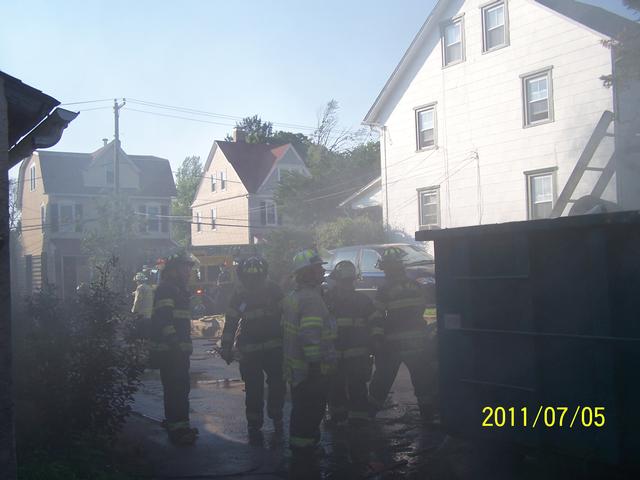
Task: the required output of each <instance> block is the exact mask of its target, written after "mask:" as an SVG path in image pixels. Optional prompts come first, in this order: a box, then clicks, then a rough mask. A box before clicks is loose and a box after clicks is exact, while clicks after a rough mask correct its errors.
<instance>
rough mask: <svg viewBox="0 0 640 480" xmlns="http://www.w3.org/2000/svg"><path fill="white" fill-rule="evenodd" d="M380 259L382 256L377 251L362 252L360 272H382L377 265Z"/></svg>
mask: <svg viewBox="0 0 640 480" xmlns="http://www.w3.org/2000/svg"><path fill="white" fill-rule="evenodd" d="M379 259H380V254H379V253H378V252H376V251H375V250H362V256H361V257H360V271H361V272H363V273H371V272H380V270H378V269H377V268H376V264H377V263H378V260H379Z"/></svg>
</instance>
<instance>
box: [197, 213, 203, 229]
mask: <svg viewBox="0 0 640 480" xmlns="http://www.w3.org/2000/svg"><path fill="white" fill-rule="evenodd" d="M196 231H197V232H201V231H202V216H201V215H200V212H196Z"/></svg>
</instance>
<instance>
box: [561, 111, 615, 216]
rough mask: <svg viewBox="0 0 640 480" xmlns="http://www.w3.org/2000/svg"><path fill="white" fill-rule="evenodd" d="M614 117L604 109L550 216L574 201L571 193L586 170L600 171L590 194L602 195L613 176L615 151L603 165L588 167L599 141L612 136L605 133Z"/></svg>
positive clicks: (562, 210) (598, 196)
mask: <svg viewBox="0 0 640 480" xmlns="http://www.w3.org/2000/svg"><path fill="white" fill-rule="evenodd" d="M613 119H614V115H613V112H611V111H609V110H605V111H604V112H603V113H602V116H601V117H600V120H599V121H598V124H597V125H596V128H595V129H594V130H593V133H592V134H591V137H590V138H589V141H588V142H587V145H586V146H585V147H584V150H583V151H582V154H581V155H580V158H578V162H577V163H576V166H575V167H574V169H573V172H571V175H570V176H569V179H568V180H567V183H566V184H565V186H564V188H563V189H562V192H561V193H560V195H559V196H558V200H557V201H556V204H555V205H554V206H553V210H552V211H551V215H550V216H551V218H557V217H559V216H561V215H562V213H563V212H564V210H565V208H566V207H567V205H568V204H569V203H575V202H576V200H575V199H572V198H571V195H573V193H574V192H575V190H576V187H577V186H578V184H579V183H580V180H581V179H582V176H583V175H584V173H585V172H586V171H594V172H600V178H599V179H598V181H597V182H596V184H595V185H594V186H593V190H592V191H591V195H592V196H594V197H597V198H600V197H602V194H603V193H604V190H605V189H606V188H607V185H608V184H609V182H610V181H611V179H612V178H613V174H614V173H615V152H614V153H613V154H612V155H611V158H609V160H608V161H607V164H606V165H605V166H604V167H590V166H589V163H590V162H591V160H592V159H593V154H594V153H595V152H596V150H597V148H598V146H599V145H600V142H602V140H603V139H604V138H605V137H607V136H613V134H610V133H607V129H608V128H609V125H610V124H611V122H612V121H613Z"/></svg>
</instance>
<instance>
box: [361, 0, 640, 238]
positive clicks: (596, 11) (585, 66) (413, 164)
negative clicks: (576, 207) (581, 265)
mask: <svg viewBox="0 0 640 480" xmlns="http://www.w3.org/2000/svg"><path fill="white" fill-rule="evenodd" d="M635 28H638V25H637V24H636V23H635V22H632V21H630V20H627V19H624V18H622V17H619V16H617V15H614V14H612V13H609V12H608V11H605V10H602V9H600V8H597V7H592V6H589V5H586V4H581V3H578V2H574V1H573V0H538V1H534V0H498V1H490V2H487V1H486V0H440V1H439V2H438V3H437V4H436V6H435V7H434V9H433V11H432V13H431V15H430V16H429V17H428V19H427V21H426V22H425V23H424V25H423V26H422V28H421V30H420V31H419V33H418V34H417V36H416V37H415V39H414V40H413V42H412V44H411V46H410V47H409V49H408V50H407V52H406V53H405V55H404V57H403V58H402V59H401V61H400V63H399V64H398V66H397V67H396V69H395V71H394V72H393V74H392V75H391V77H390V78H389V80H388V82H387V84H386V85H385V87H384V88H383V90H382V92H381V93H380V94H379V96H378V98H377V99H376V101H375V103H374V104H373V106H372V107H371V109H370V111H369V112H368V114H367V115H366V117H365V119H364V123H365V124H367V125H370V126H374V127H377V128H378V129H379V130H380V132H381V163H382V165H381V167H382V169H381V170H382V206H383V214H384V219H385V222H386V224H387V225H388V226H389V227H391V228H395V229H399V230H401V231H404V232H405V233H406V234H408V235H411V236H413V233H414V232H415V231H417V230H420V229H429V228H448V227H459V226H467V225H476V224H486V223H499V222H507V221H516V220H525V219H537V218H543V217H549V216H559V215H563V214H564V215H566V214H567V213H568V212H569V210H570V208H571V206H572V202H573V201H574V200H575V199H577V198H579V197H582V196H584V195H587V194H589V195H594V196H596V197H598V198H602V199H606V200H609V201H613V202H617V203H618V204H619V205H621V206H622V208H625V209H628V208H639V207H640V191H639V188H638V186H639V185H640V171H639V169H638V168H637V165H638V164H640V162H639V161H638V151H640V150H639V149H638V148H637V147H638V137H640V135H637V132H640V129H639V128H638V122H637V120H635V118H636V117H637V114H636V112H637V111H638V108H637V107H638V105H639V102H638V97H639V91H640V89H638V88H626V89H622V88H616V87H617V85H614V87H613V88H607V87H605V86H604V85H603V82H602V80H601V78H600V77H601V76H603V75H607V74H611V73H612V71H614V68H616V67H617V66H618V63H619V62H618V63H616V64H615V65H614V63H615V62H613V61H612V52H611V51H610V50H608V49H607V48H605V47H603V45H602V40H606V39H610V38H612V37H613V36H614V35H616V34H618V33H619V32H620V31H622V30H623V29H635ZM632 115H633V117H632ZM631 118H633V120H630V119H631ZM614 133H615V136H614V135H613V134H614ZM623 142H626V143H623ZM634 142H635V143H634Z"/></svg>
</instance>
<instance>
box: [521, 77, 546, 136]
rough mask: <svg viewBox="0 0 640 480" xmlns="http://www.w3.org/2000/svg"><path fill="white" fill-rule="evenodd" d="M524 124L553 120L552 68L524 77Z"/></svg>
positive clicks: (529, 124)
mask: <svg viewBox="0 0 640 480" xmlns="http://www.w3.org/2000/svg"><path fill="white" fill-rule="evenodd" d="M522 93H523V97H524V98H523V106H524V126H525V127H528V126H532V125H536V124H539V123H546V122H550V121H553V94H552V88H551V69H548V70H544V71H541V72H536V73H533V74H530V75H524V76H523V77H522Z"/></svg>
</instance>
